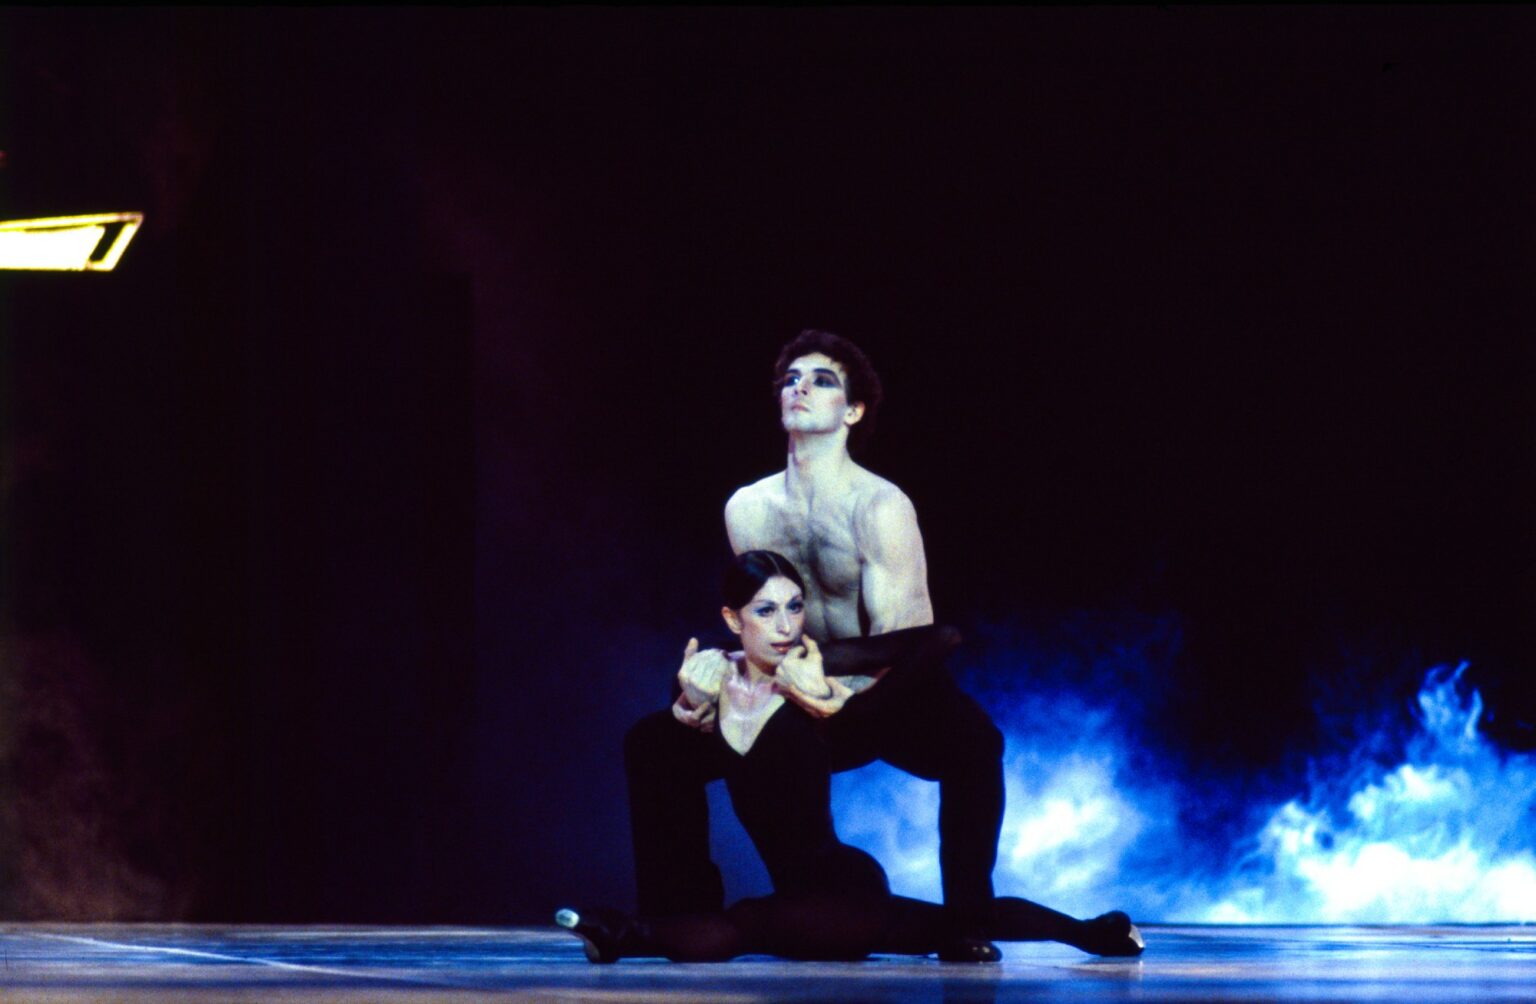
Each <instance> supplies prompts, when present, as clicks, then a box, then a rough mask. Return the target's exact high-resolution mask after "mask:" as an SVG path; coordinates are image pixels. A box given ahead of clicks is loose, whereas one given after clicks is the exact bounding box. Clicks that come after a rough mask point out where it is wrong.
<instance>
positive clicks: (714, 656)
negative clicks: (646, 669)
mask: <svg viewBox="0 0 1536 1004" xmlns="http://www.w3.org/2000/svg"><path fill="white" fill-rule="evenodd" d="M730 668H731V660H730V659H729V658H727V657H726V654H725V653H724V652H722V651H721V650H720V649H718V648H707V649H705V650H704V651H702V652H700V651H699V640H698V639H697V638H689V639H688V647H687V648H685V649H683V665H682V667H681V668H679V669H678V671H677V682H678V685H679V686H681V687H682V688H683V695H682V696H681V697H679V698H678V699H677V703H676V704H673V705H672V716H673V717H674V718H676V719H677V720H678V721H680V722H682V723H683V724H684V725H687V726H688V727H690V728H695V729H698V730H700V731H701V732H710V731H713V730H714V727H715V716H716V715H717V714H718V713H719V703H720V682H721V681H722V680H724V679H725V674H726V673H727V672H728V671H729V670H730Z"/></svg>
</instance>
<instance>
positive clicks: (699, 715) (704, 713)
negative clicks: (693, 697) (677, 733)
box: [672, 697, 720, 732]
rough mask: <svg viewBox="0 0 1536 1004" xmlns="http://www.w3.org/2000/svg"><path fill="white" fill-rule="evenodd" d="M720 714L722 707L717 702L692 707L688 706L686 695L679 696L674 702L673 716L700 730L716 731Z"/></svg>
mask: <svg viewBox="0 0 1536 1004" xmlns="http://www.w3.org/2000/svg"><path fill="white" fill-rule="evenodd" d="M719 716H720V709H719V706H718V705H715V704H701V705H699V706H698V707H697V708H691V707H689V706H688V698H686V697H679V698H678V699H677V700H676V701H674V702H673V704H672V717H673V718H676V719H677V720H678V721H680V722H682V723H683V724H684V725H686V726H688V727H689V728H690V729H698V730H699V731H700V732H713V731H715V719H716V718H718V717H719Z"/></svg>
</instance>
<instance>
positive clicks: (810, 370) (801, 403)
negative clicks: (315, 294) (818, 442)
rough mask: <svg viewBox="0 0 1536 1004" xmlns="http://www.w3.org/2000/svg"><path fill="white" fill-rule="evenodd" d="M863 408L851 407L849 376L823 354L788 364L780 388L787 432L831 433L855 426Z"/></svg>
mask: <svg viewBox="0 0 1536 1004" xmlns="http://www.w3.org/2000/svg"><path fill="white" fill-rule="evenodd" d="M863 414H864V406H863V405H862V404H849V403H848V373H847V371H846V370H844V369H843V366H842V364H841V363H839V362H836V361H835V360H833V359H831V358H829V357H828V356H826V355H824V354H823V353H820V352H812V353H811V354H810V355H806V356H800V357H799V358H798V359H796V360H794V361H793V362H791V363H790V364H789V367H788V368H787V369H786V370H785V371H784V377H783V380H782V381H781V382H780V384H779V417H780V419H781V420H782V421H783V423H784V431H785V432H832V431H834V430H836V429H838V428H839V427H841V426H845V425H849V426H851V425H853V424H854V423H855V422H857V421H858V420H859V418H860V417H862V416H863Z"/></svg>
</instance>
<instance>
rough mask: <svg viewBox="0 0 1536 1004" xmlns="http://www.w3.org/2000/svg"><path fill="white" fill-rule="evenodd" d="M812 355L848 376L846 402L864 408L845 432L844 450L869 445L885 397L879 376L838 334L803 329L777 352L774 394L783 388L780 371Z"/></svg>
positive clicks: (774, 367) (782, 377)
mask: <svg viewBox="0 0 1536 1004" xmlns="http://www.w3.org/2000/svg"><path fill="white" fill-rule="evenodd" d="M812 352H820V353H821V354H822V355H824V356H826V357H827V358H828V359H831V360H832V361H833V362H835V363H837V364H838V365H839V366H841V367H842V368H843V371H844V372H845V373H847V374H848V387H847V395H848V403H849V404H862V405H863V406H864V417H863V418H861V419H859V421H858V424H856V425H855V426H854V427H853V428H852V429H850V430H849V432H848V449H849V450H856V449H858V448H859V447H861V446H863V445H864V444H865V443H867V442H869V437H870V436H872V435H874V433H875V416H876V415H877V414H878V413H879V411H880V399H881V398H882V397H884V396H885V392H884V389H883V388H882V387H881V386H880V374H878V373H876V372H875V367H874V366H873V365H871V364H870V361H869V357H868V356H866V355H865V354H864V352H863V350H862V349H860V348H859V347H858V346H857V345H855V344H853V343H852V342H850V341H849V340H848V339H846V338H844V337H843V336H842V335H834V334H833V333H832V332H830V331H817V330H816V329H815V328H807V329H806V330H805V331H802V332H800V333H799V334H798V335H796V336H795V337H794V338H791V339H790V340H789V342H788V344H786V345H785V346H784V347H783V348H782V349H780V350H779V358H778V359H777V360H775V362H774V364H773V391H774V394H775V395H777V394H778V392H779V388H781V387H782V386H783V385H784V371H785V370H787V369H789V364H790V363H792V362H794V361H795V360H796V359H799V358H800V357H801V356H808V355H810V354H811V353H812Z"/></svg>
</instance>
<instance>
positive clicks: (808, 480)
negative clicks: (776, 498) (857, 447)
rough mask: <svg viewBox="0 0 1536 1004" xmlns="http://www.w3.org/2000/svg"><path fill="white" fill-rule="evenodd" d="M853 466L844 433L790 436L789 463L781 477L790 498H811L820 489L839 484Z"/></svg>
mask: <svg viewBox="0 0 1536 1004" xmlns="http://www.w3.org/2000/svg"><path fill="white" fill-rule="evenodd" d="M856 467H857V465H856V464H854V462H853V458H852V457H850V456H849V455H848V437H847V435H846V434H837V433H832V434H828V433H818V434H814V435H799V436H794V435H792V436H790V437H789V462H788V463H787V464H786V465H785V468H784V478H785V484H786V486H787V487H788V489H789V494H790V495H791V496H802V495H803V496H809V495H814V494H816V493H817V492H819V491H820V490H822V489H823V488H826V487H830V486H836V485H839V484H841V483H843V482H844V481H846V480H847V479H848V477H849V475H851V474H852V473H853V471H854V469H855V468H856Z"/></svg>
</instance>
